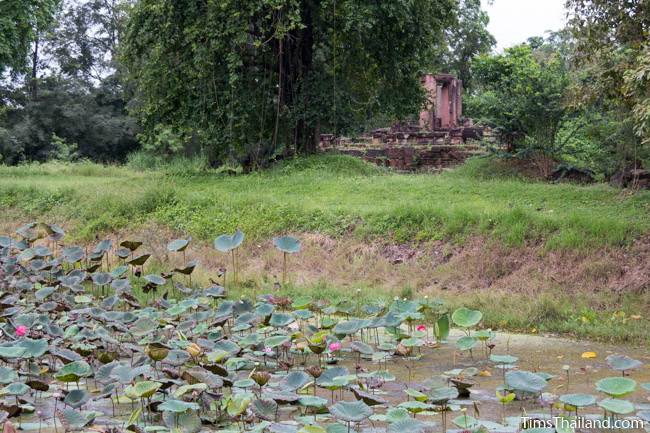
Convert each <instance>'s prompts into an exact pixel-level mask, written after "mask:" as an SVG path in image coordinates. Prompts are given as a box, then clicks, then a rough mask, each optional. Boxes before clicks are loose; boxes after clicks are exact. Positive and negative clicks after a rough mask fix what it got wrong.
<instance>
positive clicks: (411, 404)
mask: <svg viewBox="0 0 650 433" xmlns="http://www.w3.org/2000/svg"><path fill="white" fill-rule="evenodd" d="M397 407H401V408H403V409H406V410H408V411H409V412H411V413H420V412H423V411H425V410H430V409H433V406H431V405H430V404H426V403H423V402H421V401H417V400H410V401H405V402H402V403H400V404H398V405H397Z"/></svg>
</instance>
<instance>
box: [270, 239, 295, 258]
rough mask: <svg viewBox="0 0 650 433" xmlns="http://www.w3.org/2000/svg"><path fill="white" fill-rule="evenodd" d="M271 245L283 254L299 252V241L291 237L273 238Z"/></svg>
mask: <svg viewBox="0 0 650 433" xmlns="http://www.w3.org/2000/svg"><path fill="white" fill-rule="evenodd" d="M273 245H275V247H276V248H277V249H279V250H280V251H282V252H283V253H290V254H293V253H297V252H299V251H300V241H299V240H298V239H296V238H294V237H293V236H281V237H277V238H273Z"/></svg>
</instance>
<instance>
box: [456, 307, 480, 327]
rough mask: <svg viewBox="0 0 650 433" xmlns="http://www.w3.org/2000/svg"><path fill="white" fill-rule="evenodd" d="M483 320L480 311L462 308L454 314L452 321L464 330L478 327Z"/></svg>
mask: <svg viewBox="0 0 650 433" xmlns="http://www.w3.org/2000/svg"><path fill="white" fill-rule="evenodd" d="M482 318H483V313H481V312H480V311H478V310H470V309H469V308H465V307H461V308H459V309H457V310H456V311H454V312H453V314H452V315H451V320H452V321H453V322H454V323H455V324H456V325H458V326H460V327H463V328H471V327H472V326H476V325H478V323H479V322H480V321H481V319H482Z"/></svg>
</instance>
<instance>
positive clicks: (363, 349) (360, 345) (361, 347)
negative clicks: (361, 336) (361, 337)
mask: <svg viewBox="0 0 650 433" xmlns="http://www.w3.org/2000/svg"><path fill="white" fill-rule="evenodd" d="M402 343H403V342H402ZM350 349H352V351H353V352H359V353H361V354H363V355H372V354H373V353H374V352H375V351H374V350H373V348H372V347H370V345H369V344H366V343H364V342H363V341H358V340H355V341H353V342H352V344H350Z"/></svg>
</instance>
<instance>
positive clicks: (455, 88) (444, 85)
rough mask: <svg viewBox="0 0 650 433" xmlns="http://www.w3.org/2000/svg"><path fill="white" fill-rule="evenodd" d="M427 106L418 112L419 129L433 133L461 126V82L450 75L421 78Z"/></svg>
mask: <svg viewBox="0 0 650 433" xmlns="http://www.w3.org/2000/svg"><path fill="white" fill-rule="evenodd" d="M422 86H423V87H424V89H425V90H426V92H427V105H426V107H425V110H423V111H422V112H420V127H421V128H422V129H427V130H429V131H433V130H436V129H449V128H455V127H458V126H461V124H460V117H461V116H462V114H463V103H462V93H463V82H462V81H461V80H459V79H457V78H456V77H454V76H453V75H451V74H436V75H433V74H427V75H425V76H423V77H422Z"/></svg>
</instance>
